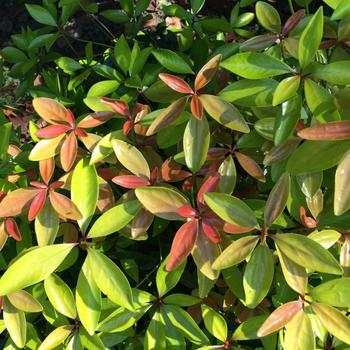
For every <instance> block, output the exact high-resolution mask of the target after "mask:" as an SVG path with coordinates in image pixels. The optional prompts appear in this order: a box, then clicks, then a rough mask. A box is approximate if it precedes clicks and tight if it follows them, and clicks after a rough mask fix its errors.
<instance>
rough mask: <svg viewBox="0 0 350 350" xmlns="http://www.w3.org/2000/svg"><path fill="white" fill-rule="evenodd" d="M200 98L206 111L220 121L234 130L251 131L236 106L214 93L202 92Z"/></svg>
mask: <svg viewBox="0 0 350 350" xmlns="http://www.w3.org/2000/svg"><path fill="white" fill-rule="evenodd" d="M199 100H200V101H201V102H202V104H203V107H204V109H205V111H206V112H207V113H208V114H209V115H210V116H211V117H212V118H213V119H215V120H216V121H217V122H218V123H220V124H222V125H224V126H225V127H226V128H229V129H232V130H237V131H241V132H244V133H248V132H249V126H248V124H247V123H246V121H245V120H244V118H243V116H242V114H241V112H240V111H239V110H238V109H237V108H236V107H235V106H233V105H231V104H230V103H228V102H226V101H224V100H222V99H221V98H219V97H217V96H214V95H205V94H202V95H200V96H199Z"/></svg>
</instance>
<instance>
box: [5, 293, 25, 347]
mask: <svg viewBox="0 0 350 350" xmlns="http://www.w3.org/2000/svg"><path fill="white" fill-rule="evenodd" d="M3 318H4V322H5V326H6V329H7V331H8V333H9V335H10V337H11V339H12V340H13V342H14V343H15V344H16V345H17V346H18V347H19V348H24V346H25V344H26V339H27V325H26V317H25V314H24V312H23V311H20V310H18V309H17V308H15V307H14V306H13V305H12V304H11V303H10V302H9V300H8V299H7V298H5V299H4V302H3Z"/></svg>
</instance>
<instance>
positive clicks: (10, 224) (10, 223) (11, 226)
mask: <svg viewBox="0 0 350 350" xmlns="http://www.w3.org/2000/svg"><path fill="white" fill-rule="evenodd" d="M5 231H6V233H7V234H8V235H9V236H11V237H12V238H13V239H14V240H15V241H21V240H22V236H21V233H20V232H19V228H18V226H17V223H16V221H15V220H13V219H12V218H7V219H6V220H5Z"/></svg>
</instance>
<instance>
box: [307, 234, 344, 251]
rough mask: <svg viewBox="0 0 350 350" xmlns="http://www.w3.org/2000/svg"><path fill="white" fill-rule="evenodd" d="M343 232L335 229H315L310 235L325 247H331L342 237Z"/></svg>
mask: <svg viewBox="0 0 350 350" xmlns="http://www.w3.org/2000/svg"><path fill="white" fill-rule="evenodd" d="M340 237H341V234H340V233H339V232H338V231H335V230H322V231H314V232H312V233H310V234H309V235H308V238H311V239H312V240H314V241H315V242H317V243H319V244H321V246H322V247H323V248H326V249H329V248H330V247H332V246H333V245H334V244H335V243H337V241H338V240H339V239H340Z"/></svg>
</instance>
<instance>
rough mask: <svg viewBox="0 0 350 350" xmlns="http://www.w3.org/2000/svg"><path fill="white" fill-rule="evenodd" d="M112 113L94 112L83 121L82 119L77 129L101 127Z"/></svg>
mask: <svg viewBox="0 0 350 350" xmlns="http://www.w3.org/2000/svg"><path fill="white" fill-rule="evenodd" d="M113 115H114V113H113V112H95V113H91V114H89V115H88V116H86V117H85V118H84V119H82V120H81V121H80V122H79V123H78V125H77V127H78V128H83V129H86V128H95V127H96V126H99V125H102V124H104V123H106V122H108V121H109V120H110V119H111V118H112V117H113Z"/></svg>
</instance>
